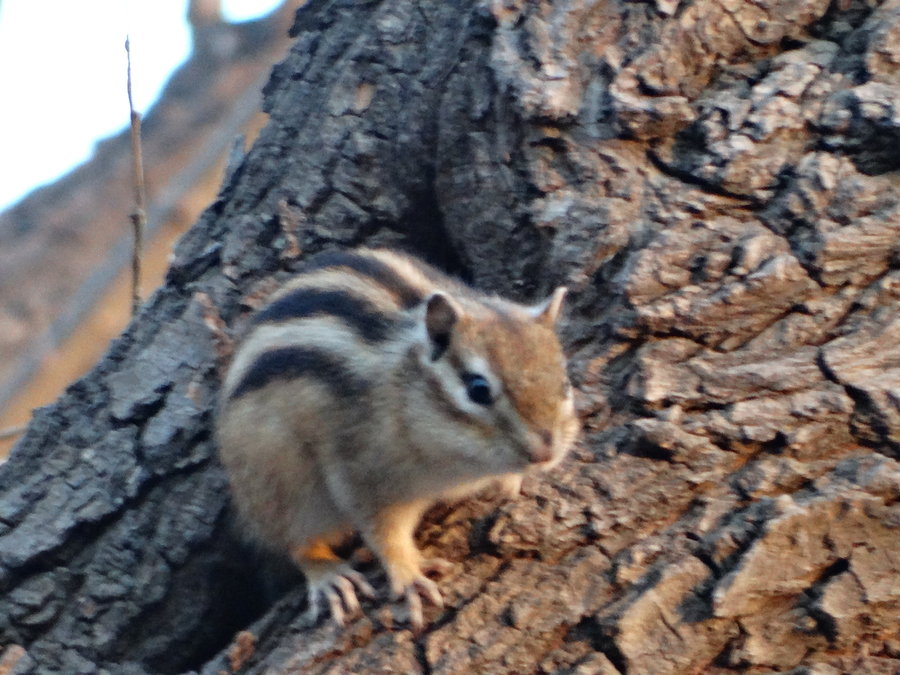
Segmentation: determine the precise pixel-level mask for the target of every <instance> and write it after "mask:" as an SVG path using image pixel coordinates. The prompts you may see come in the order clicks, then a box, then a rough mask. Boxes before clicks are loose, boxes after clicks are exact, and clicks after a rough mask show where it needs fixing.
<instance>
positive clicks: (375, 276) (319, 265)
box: [302, 251, 425, 309]
mask: <svg viewBox="0 0 900 675" xmlns="http://www.w3.org/2000/svg"><path fill="white" fill-rule="evenodd" d="M329 267H346V268H347V269H351V270H353V271H354V272H356V273H357V274H359V275H360V276H364V277H368V278H370V279H372V280H373V281H375V282H376V283H378V284H379V285H380V286H382V287H384V288H385V289H386V290H387V291H388V292H390V293H391V294H393V295H394V296H395V297H396V298H397V301H398V302H399V304H400V305H401V306H402V307H403V309H409V308H410V307H415V306H416V305H418V304H419V303H420V302H422V301H423V300H424V299H425V298H424V297H423V296H422V294H421V293H420V292H419V291H418V290H417V289H416V288H415V287H413V286H411V285H410V284H409V283H408V282H407V281H406V280H405V279H404V278H403V277H402V276H400V275H399V274H398V273H397V272H396V271H395V270H394V269H393V268H392V267H391V266H390V265H388V264H387V263H384V262H382V261H381V260H378V259H376V258H372V257H370V256H366V255H360V254H358V253H348V252H346V251H328V252H326V253H320V254H319V255H317V256H315V257H314V258H312V259H311V260H310V261H309V262H307V263H306V264H305V265H304V266H303V268H302V271H303V272H314V271H317V270H323V269H327V268H329Z"/></svg>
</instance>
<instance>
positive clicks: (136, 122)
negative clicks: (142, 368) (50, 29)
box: [125, 37, 147, 316]
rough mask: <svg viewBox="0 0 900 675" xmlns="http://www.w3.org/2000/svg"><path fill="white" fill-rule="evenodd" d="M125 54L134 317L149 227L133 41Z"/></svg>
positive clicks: (127, 42)
mask: <svg viewBox="0 0 900 675" xmlns="http://www.w3.org/2000/svg"><path fill="white" fill-rule="evenodd" d="M125 52H126V53H127V54H128V108H129V110H130V111H131V168H132V175H133V176H134V211H133V212H132V214H131V225H132V228H133V230H134V248H133V249H132V254H131V314H132V316H134V315H135V314H136V313H137V311H138V307H140V305H141V255H142V249H143V246H144V228H145V227H146V226H147V210H146V208H145V206H144V204H145V201H146V191H145V189H144V157H143V151H142V149H141V115H140V113H138V112H137V111H136V110H135V109H134V100H133V99H132V97H131V39H130V37H126V38H125Z"/></svg>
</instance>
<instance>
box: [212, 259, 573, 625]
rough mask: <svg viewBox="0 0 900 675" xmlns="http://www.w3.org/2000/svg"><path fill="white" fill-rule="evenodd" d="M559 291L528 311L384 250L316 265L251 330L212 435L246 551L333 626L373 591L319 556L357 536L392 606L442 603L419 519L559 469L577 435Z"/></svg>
mask: <svg viewBox="0 0 900 675" xmlns="http://www.w3.org/2000/svg"><path fill="white" fill-rule="evenodd" d="M565 294H566V289H565V288H563V287H560V288H557V289H556V291H555V292H554V293H553V294H552V295H551V296H550V297H549V298H548V299H547V300H546V301H544V302H542V303H540V304H538V305H536V306H533V307H528V306H524V305H520V304H517V303H514V302H511V301H508V300H504V299H502V298H499V297H495V296H491V295H487V294H483V293H480V292H478V291H476V290H474V289H472V288H470V287H468V286H466V285H464V284H463V283H462V282H459V281H456V280H454V279H452V278H451V277H449V276H447V275H445V274H444V273H443V272H441V271H439V270H437V269H435V268H434V267H431V266H430V265H427V264H426V263H424V262H422V261H420V260H418V259H415V258H413V257H410V256H407V255H403V254H400V253H397V252H394V251H389V250H383V249H359V250H353V251H349V252H332V253H325V254H320V255H319V256H316V257H314V258H312V259H311V260H310V261H309V262H308V263H306V266H305V268H304V269H303V270H302V271H301V272H300V274H299V275H298V276H296V277H295V278H294V279H293V280H291V281H289V282H288V283H287V284H286V285H285V286H284V287H283V288H281V289H280V290H279V291H278V292H276V293H275V295H273V297H272V298H271V299H270V300H269V301H268V303H267V304H265V305H264V306H263V307H262V308H261V309H260V310H258V311H257V312H256V314H255V315H254V316H253V318H252V319H251V324H250V329H249V332H248V334H247V336H246V337H245V338H244V340H243V342H242V344H241V345H240V346H239V347H238V349H237V350H236V352H235V354H234V358H233V361H232V363H231V366H230V368H229V370H228V373H227V375H226V378H225V381H224V385H223V388H222V392H221V402H220V405H219V410H218V414H217V422H216V437H217V441H218V445H219V451H220V456H221V459H222V462H223V464H224V466H225V469H226V471H227V473H228V476H229V480H230V484H231V491H232V494H233V499H234V502H235V504H236V506H237V510H238V513H239V515H240V516H241V519H242V520H243V521H244V522H245V523H246V526H247V528H248V529H249V531H250V533H251V534H252V535H253V536H254V537H255V539H257V540H258V541H259V542H260V543H261V544H263V545H265V546H268V547H270V548H272V549H275V550H278V551H282V552H285V553H288V554H289V555H290V557H291V558H292V559H293V561H294V562H295V563H296V564H297V565H298V566H299V567H300V569H301V570H302V571H303V573H304V575H305V576H306V580H307V585H308V599H309V612H310V613H311V614H312V617H313V619H315V618H317V617H318V615H319V614H320V610H321V601H322V599H323V598H324V599H325V600H326V601H327V603H328V605H329V607H330V610H331V615H332V617H333V619H334V621H335V622H336V623H338V624H339V625H343V624H344V621H345V617H346V616H347V614H348V613H349V614H356V613H359V612H360V606H359V601H358V598H357V592H359V593H362V594H363V595H365V596H369V597H373V596H374V590H373V588H372V587H371V585H370V584H369V583H368V582H367V581H366V579H365V578H364V577H363V576H362V574H360V573H359V572H358V571H356V570H354V569H352V568H351V567H350V566H349V565H348V564H347V563H346V562H345V561H343V560H342V559H340V558H338V556H337V555H336V554H335V553H334V551H333V549H332V545H333V544H334V543H335V542H337V541H339V540H340V539H341V538H342V537H344V536H345V535H346V534H347V533H348V532H352V531H354V530H356V531H358V532H359V533H360V534H361V535H362V538H363V540H364V541H365V543H366V545H367V546H368V547H369V548H371V550H372V551H373V553H374V554H375V555H376V556H377V558H378V559H379V560H380V562H381V563H382V564H383V566H384V568H385V570H386V571H387V574H388V578H389V582H390V587H391V591H392V595H393V596H394V597H395V598H401V597H404V596H405V600H406V603H407V605H408V608H409V620H410V623H411V624H412V627H413V629H414V630H416V631H419V630H421V628H422V627H423V618H422V597H423V596H424V597H425V598H426V599H427V600H429V601H430V602H432V603H433V604H434V605H437V606H439V607H440V606H442V605H443V603H442V598H441V593H440V591H439V590H438V587H437V585H436V583H435V582H434V581H432V580H431V579H429V578H428V577H427V576H425V572H426V571H431V570H433V569H436V568H437V569H440V568H441V567H443V566H444V565H445V564H447V563H445V562H444V561H442V560H440V559H436V560H424V559H423V557H422V555H421V554H420V552H419V550H418V549H417V548H416V545H415V542H414V540H413V533H414V530H415V528H416V526H417V524H418V522H419V520H420V518H421V516H422V514H423V513H424V512H425V511H426V510H427V509H428V508H429V507H430V506H431V505H433V504H434V503H436V502H437V501H439V500H448V499H456V498H460V497H463V496H466V495H468V494H471V493H474V492H477V491H479V490H480V489H482V488H484V487H486V486H487V485H489V484H491V483H492V482H495V481H496V482H498V483H499V485H500V487H501V488H503V489H505V490H506V491H509V492H518V488H519V485H520V483H521V479H522V475H523V472H524V471H526V470H528V469H531V468H533V467H534V468H539V469H546V468H550V467H552V466H554V465H555V464H557V463H558V462H559V461H560V460H561V459H562V457H563V456H564V454H565V453H566V451H567V450H568V448H569V447H570V446H571V445H572V443H573V442H574V440H575V437H576V435H577V430H578V423H577V421H576V417H575V412H574V405H573V397H572V388H571V385H570V384H569V379H568V377H567V374H566V361H565V357H564V355H563V352H562V349H561V347H560V344H559V340H558V339H557V337H556V335H555V333H554V326H555V323H556V321H557V318H558V316H559V313H560V308H561V306H562V303H563V299H564V297H565Z"/></svg>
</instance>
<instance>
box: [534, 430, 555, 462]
mask: <svg viewBox="0 0 900 675" xmlns="http://www.w3.org/2000/svg"><path fill="white" fill-rule="evenodd" d="M528 436H529V438H528V441H529V454H530V459H531V462H532V464H544V463H546V462H549V461H550V460H551V459H553V433H552V432H550V431H548V430H546V429H540V430H538V431H532V432H530V433H529V434H528Z"/></svg>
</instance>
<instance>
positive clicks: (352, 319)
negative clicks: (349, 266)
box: [253, 288, 397, 342]
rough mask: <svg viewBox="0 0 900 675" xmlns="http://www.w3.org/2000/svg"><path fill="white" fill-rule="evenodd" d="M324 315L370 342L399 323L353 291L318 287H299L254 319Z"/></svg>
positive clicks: (384, 335) (264, 309) (381, 337)
mask: <svg viewBox="0 0 900 675" xmlns="http://www.w3.org/2000/svg"><path fill="white" fill-rule="evenodd" d="M321 315H327V316H334V317H337V318H338V319H341V320H342V321H344V322H345V323H347V324H348V325H349V326H350V327H352V328H353V329H354V330H355V331H356V332H357V333H359V334H360V335H361V336H362V338H363V339H364V340H366V341H367V342H380V341H382V340H384V339H385V338H387V336H388V334H389V333H390V332H391V331H392V330H393V329H394V327H395V326H396V323H397V322H396V321H394V320H392V319H391V318H390V317H388V316H385V315H384V314H383V313H381V312H379V311H378V310H377V309H376V308H375V307H373V306H372V304H371V303H369V302H367V301H366V300H364V299H362V298H360V297H358V296H355V295H353V294H352V293H348V292H347V291H332V290H320V289H317V288H299V289H297V290H295V291H291V292H290V293H288V294H287V295H285V296H283V297H281V298H278V299H277V300H276V301H275V302H273V303H272V304H271V305H269V306H268V307H265V308H263V309H262V310H260V311H259V312H258V313H257V314H256V316H255V317H254V319H253V323H255V324H257V325H258V324H261V323H268V322H279V321H289V320H291V319H302V318H304V317H308V316H321Z"/></svg>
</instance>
